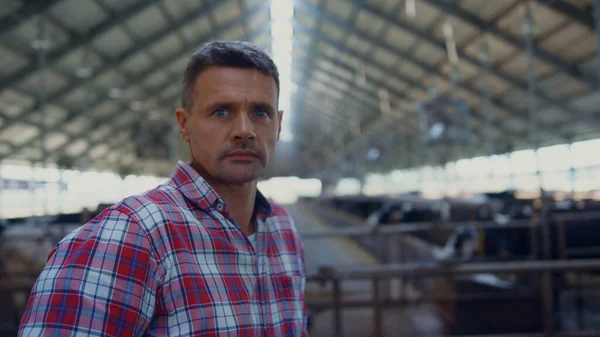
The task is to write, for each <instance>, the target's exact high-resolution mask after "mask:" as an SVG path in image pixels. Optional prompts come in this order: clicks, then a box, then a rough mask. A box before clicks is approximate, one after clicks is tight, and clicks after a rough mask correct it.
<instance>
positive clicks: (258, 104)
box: [253, 102, 275, 111]
mask: <svg viewBox="0 0 600 337" xmlns="http://www.w3.org/2000/svg"><path fill="white" fill-rule="evenodd" d="M253 104H254V106H255V107H257V108H261V109H265V110H270V111H275V108H274V107H273V105H272V104H271V103H267V102H253Z"/></svg>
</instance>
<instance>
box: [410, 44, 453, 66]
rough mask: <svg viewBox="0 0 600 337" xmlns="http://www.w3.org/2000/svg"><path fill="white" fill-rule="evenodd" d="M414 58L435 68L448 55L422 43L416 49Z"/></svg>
mask: <svg viewBox="0 0 600 337" xmlns="http://www.w3.org/2000/svg"><path fill="white" fill-rule="evenodd" d="M413 58H415V59H417V60H419V61H421V62H425V63H427V64H429V65H432V66H433V65H436V64H437V63H438V62H440V61H441V60H442V59H444V58H446V54H445V51H444V50H441V49H440V48H437V47H434V46H432V45H431V44H429V43H421V44H420V45H419V46H418V47H417V48H416V49H415V51H414V53H413Z"/></svg>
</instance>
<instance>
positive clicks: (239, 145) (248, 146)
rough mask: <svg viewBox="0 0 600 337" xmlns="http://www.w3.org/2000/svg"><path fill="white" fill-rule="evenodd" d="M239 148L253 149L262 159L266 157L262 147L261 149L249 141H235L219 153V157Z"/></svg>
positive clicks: (244, 149) (243, 149)
mask: <svg viewBox="0 0 600 337" xmlns="http://www.w3.org/2000/svg"><path fill="white" fill-rule="evenodd" d="M239 150H242V151H252V152H254V153H256V155H257V156H258V157H259V158H261V159H263V158H264V157H265V155H264V152H263V151H262V149H260V148H259V147H258V146H256V145H255V144H254V143H252V142H249V141H246V142H239V143H234V144H232V145H230V146H228V147H227V148H225V149H223V150H222V151H221V153H220V154H219V157H220V158H223V157H226V156H227V155H228V154H229V153H231V152H233V151H239Z"/></svg>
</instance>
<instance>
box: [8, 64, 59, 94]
mask: <svg viewBox="0 0 600 337" xmlns="http://www.w3.org/2000/svg"><path fill="white" fill-rule="evenodd" d="M45 75H46V76H45V83H46V85H45V90H46V93H47V94H53V93H55V92H57V91H60V90H61V89H63V88H64V87H66V86H67V84H68V80H67V79H66V78H65V77H64V76H63V75H61V74H60V73H58V72H56V71H54V70H52V69H47V70H46V72H45ZM40 80H41V77H40V73H39V72H35V73H33V74H31V75H30V76H28V77H27V78H25V79H24V80H23V81H21V82H20V83H18V84H16V85H14V87H15V88H18V89H20V90H24V91H25V92H29V93H35V94H36V95H37V93H38V92H39V90H40V89H39V86H40V83H41V81H40Z"/></svg>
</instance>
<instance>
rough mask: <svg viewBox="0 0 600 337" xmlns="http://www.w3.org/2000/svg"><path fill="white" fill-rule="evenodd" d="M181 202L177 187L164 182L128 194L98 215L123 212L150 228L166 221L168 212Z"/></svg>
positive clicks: (139, 223)
mask: <svg viewBox="0 0 600 337" xmlns="http://www.w3.org/2000/svg"><path fill="white" fill-rule="evenodd" d="M181 203H182V201H181V195H180V193H178V191H177V189H176V188H175V187H174V186H171V185H169V184H162V185H159V186H157V187H155V188H153V189H151V190H149V191H146V192H144V193H141V194H136V195H131V196H128V197H126V198H124V199H122V200H121V201H120V202H118V203H116V204H114V205H112V206H111V207H109V208H108V209H107V210H106V211H105V212H103V213H100V214H99V215H98V216H99V217H101V218H102V217H105V216H108V215H109V214H111V213H113V214H114V212H118V213H122V214H123V215H125V216H127V217H129V218H130V219H131V220H133V221H135V222H136V223H137V224H138V225H140V226H142V227H146V228H145V229H147V230H148V229H151V228H150V227H152V226H155V225H157V224H159V223H160V222H163V221H166V219H167V215H166V214H167V213H172V212H173V211H174V210H176V209H177V208H178V206H179V205H180V204H181Z"/></svg>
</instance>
